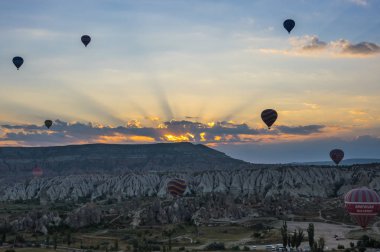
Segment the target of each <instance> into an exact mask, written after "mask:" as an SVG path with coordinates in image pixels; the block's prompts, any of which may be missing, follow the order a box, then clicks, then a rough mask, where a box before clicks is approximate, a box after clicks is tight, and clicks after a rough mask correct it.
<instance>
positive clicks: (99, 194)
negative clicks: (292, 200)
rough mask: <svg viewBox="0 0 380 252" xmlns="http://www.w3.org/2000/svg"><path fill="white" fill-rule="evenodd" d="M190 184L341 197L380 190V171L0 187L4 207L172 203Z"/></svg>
mask: <svg viewBox="0 0 380 252" xmlns="http://www.w3.org/2000/svg"><path fill="white" fill-rule="evenodd" d="M175 177H180V178H183V179H185V180H186V181H187V184H188V188H187V189H186V192H185V194H186V195H189V196H199V195H203V194H207V193H215V192H218V193H223V194H232V195H235V196H249V195H254V196H258V197H260V198H263V199H265V198H267V199H271V198H279V197H281V196H283V195H288V196H290V197H303V198H304V197H322V198H328V197H336V196H340V195H342V194H344V193H345V192H346V191H348V190H349V189H351V188H353V187H357V186H361V185H366V186H369V187H371V188H373V189H376V190H380V166H374V165H360V166H351V167H344V168H341V167H338V168H337V167H311V166H304V167H295V166H283V167H271V166H268V167H258V168H255V167H254V166H253V167H252V168H248V169H235V170H233V169H231V170H229V171H226V170H225V171H220V170H216V171H200V172H197V171H194V172H191V171H186V170H185V171H183V172H162V173H160V172H145V173H133V172H130V173H125V174H123V175H101V174H88V175H68V176H55V177H46V178H45V177H40V178H32V179H29V180H26V181H23V182H18V183H15V184H12V185H2V186H0V201H14V200H31V199H39V198H40V197H41V196H43V197H45V198H46V199H47V200H49V201H50V202H54V201H64V200H67V201H77V200H78V199H79V198H87V199H88V200H89V201H90V200H92V201H93V200H97V199H105V198H115V199H117V198H120V199H125V198H128V197H136V196H137V197H142V196H156V195H157V196H158V197H161V198H162V197H167V196H168V195H167V192H166V184H167V182H168V181H169V180H170V179H171V178H175Z"/></svg>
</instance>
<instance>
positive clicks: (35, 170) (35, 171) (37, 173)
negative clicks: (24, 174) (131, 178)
mask: <svg viewBox="0 0 380 252" xmlns="http://www.w3.org/2000/svg"><path fill="white" fill-rule="evenodd" d="M32 173H33V176H34V177H41V176H42V174H43V171H42V169H41V167H39V166H36V167H34V168H33V170H32Z"/></svg>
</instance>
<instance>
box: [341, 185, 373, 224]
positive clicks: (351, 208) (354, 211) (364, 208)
mask: <svg viewBox="0 0 380 252" xmlns="http://www.w3.org/2000/svg"><path fill="white" fill-rule="evenodd" d="M344 205H345V207H346V210H347V212H348V213H349V214H350V215H351V217H352V218H353V219H354V220H355V221H356V223H358V224H359V225H360V226H361V227H362V228H366V227H367V226H368V224H369V222H370V221H371V220H372V219H373V218H374V217H375V216H376V215H377V214H378V213H379V212H380V196H379V195H378V194H377V193H376V192H375V191H374V190H372V189H368V188H367V187H361V188H356V189H352V190H351V191H349V192H348V193H346V195H345V196H344Z"/></svg>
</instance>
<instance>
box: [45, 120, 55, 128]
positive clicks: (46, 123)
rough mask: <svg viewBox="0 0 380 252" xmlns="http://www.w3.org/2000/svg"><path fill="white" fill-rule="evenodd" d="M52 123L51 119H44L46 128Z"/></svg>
mask: <svg viewBox="0 0 380 252" xmlns="http://www.w3.org/2000/svg"><path fill="white" fill-rule="evenodd" d="M52 125H53V121H52V120H46V121H45V126H46V128H48V129H50V127H51V126H52Z"/></svg>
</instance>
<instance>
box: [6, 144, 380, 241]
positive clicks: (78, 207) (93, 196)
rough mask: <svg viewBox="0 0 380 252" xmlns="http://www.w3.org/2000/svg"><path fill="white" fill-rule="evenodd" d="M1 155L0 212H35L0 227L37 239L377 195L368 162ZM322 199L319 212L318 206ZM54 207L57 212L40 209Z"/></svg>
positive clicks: (297, 211)
mask: <svg viewBox="0 0 380 252" xmlns="http://www.w3.org/2000/svg"><path fill="white" fill-rule="evenodd" d="M0 156H1V159H0V170H1V172H2V179H3V181H6V182H4V183H1V185H0V203H2V204H3V205H4V209H6V208H7V205H9V204H11V205H12V204H19V203H21V204H29V203H28V202H34V203H33V204H37V206H41V207H42V208H41V207H40V208H36V209H34V210H33V209H32V210H30V211H25V212H22V213H20V214H16V213H13V212H12V211H8V214H6V215H4V216H3V217H4V218H3V220H2V221H3V222H4V223H7V224H4V223H3V224H1V223H0V226H4V225H10V226H11V227H12V229H13V230H30V231H34V232H40V233H44V234H46V233H47V232H48V230H49V228H51V227H54V226H62V225H67V226H69V227H71V228H74V229H78V228H82V227H86V226H89V225H111V224H112V225H116V226H117V225H120V226H121V227H126V226H131V227H136V226H144V225H166V224H171V223H181V222H187V223H194V224H196V225H201V224H205V223H210V222H215V221H220V220H222V221H223V220H228V221H231V220H235V221H238V220H243V219H250V218H252V217H260V216H266V217H275V216H280V215H289V214H290V215H302V216H307V215H308V214H310V216H314V217H315V216H318V212H319V211H320V210H323V209H324V208H326V207H327V208H329V209H333V208H334V207H337V209H340V208H342V207H341V205H342V195H343V194H344V193H346V192H347V191H348V190H350V189H351V188H355V187H358V186H368V187H371V188H373V189H375V190H377V191H380V165H377V164H362V165H352V166H343V167H336V166H310V165H294V164H292V165H258V164H250V163H246V162H243V161H239V160H235V159H232V158H229V157H228V156H226V155H225V154H223V153H221V152H218V151H215V150H212V149H210V148H208V147H205V146H203V145H192V144H189V143H182V144H163V145H161V144H158V145H137V146H131V145H83V146H65V147H49V148H1V149H0ZM34 165H38V166H40V167H42V168H43V171H44V173H43V175H42V176H35V177H33V176H32V175H31V171H30V169H31V168H30V167H33V166H34ZM24 173H27V175H25V174H24ZM8 176H10V177H12V179H8ZM171 178H183V179H185V180H186V182H187V189H186V191H185V195H184V197H182V198H179V199H174V198H172V197H171V196H170V195H168V193H167V191H166V184H167V182H168V181H169V180H170V179H171ZM326 200H327V201H328V204H325V205H323V204H321V202H322V201H326ZM316 203H317V204H316ZM57 204H61V205H63V206H64V210H55V209H54V208H50V209H49V206H56V205H57ZM69 205H70V207H69ZM43 206H46V207H45V208H44V207H43ZM305 209H307V211H306V210H305ZM342 214H343V215H344V213H343V212H342ZM314 217H313V218H314ZM346 217H347V216H346ZM347 218H348V217H347ZM0 219H1V218H0ZM348 220H349V218H348Z"/></svg>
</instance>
